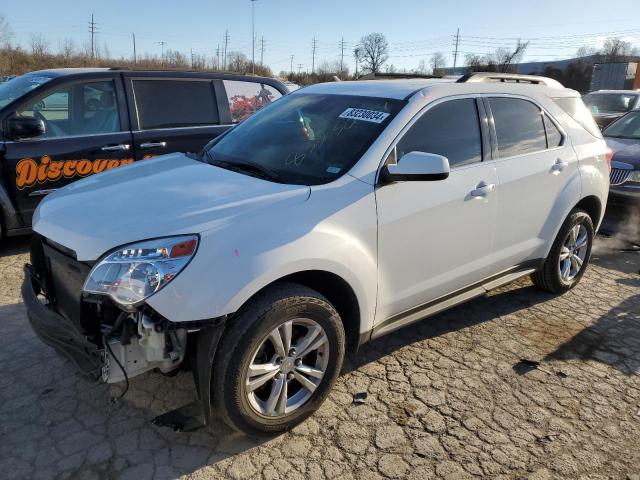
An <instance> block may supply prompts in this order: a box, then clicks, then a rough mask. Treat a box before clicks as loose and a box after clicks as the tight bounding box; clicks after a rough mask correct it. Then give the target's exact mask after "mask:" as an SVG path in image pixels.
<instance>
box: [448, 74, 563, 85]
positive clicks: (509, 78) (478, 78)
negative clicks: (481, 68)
mask: <svg viewBox="0 0 640 480" xmlns="http://www.w3.org/2000/svg"><path fill="white" fill-rule="evenodd" d="M456 82H458V83H471V82H504V83H508V82H513V83H528V84H531V85H542V86H545V87H550V88H564V86H563V85H562V84H561V83H560V82H558V81H557V80H554V79H553V78H549V77H539V76H538V75H520V74H517V73H494V72H473V73H467V74H466V75H463V76H462V77H460V78H459V79H458V80H456Z"/></svg>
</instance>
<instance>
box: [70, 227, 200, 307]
mask: <svg viewBox="0 0 640 480" xmlns="http://www.w3.org/2000/svg"><path fill="white" fill-rule="evenodd" d="M197 248H198V237H197V236H196V235H181V236H178V237H170V238H159V239H157V240H148V241H145V242H140V243H134V244H131V245H127V246H125V247H122V248H119V249H118V250H116V251H115V252H113V253H111V254H109V255H107V257H105V258H104V259H102V260H101V261H100V262H98V263H97V264H96V265H95V266H94V267H93V269H92V270H91V273H89V277H88V278H87V280H86V282H85V283H84V287H83V288H82V291H83V292H84V293H96V294H99V295H108V296H110V297H111V298H112V299H113V300H114V301H115V302H117V303H119V304H120V305H123V306H135V305H136V304H138V303H140V302H142V301H143V300H144V299H145V298H147V297H149V296H150V295H152V294H154V293H155V292H157V291H158V290H160V289H161V288H162V287H163V286H164V285H166V284H167V283H168V282H170V281H171V280H172V279H173V278H175V276H176V275H178V273H180V271H181V270H182V269H183V268H184V267H185V266H186V265H187V263H189V260H191V258H192V257H193V255H194V253H195V252H196V249H197Z"/></svg>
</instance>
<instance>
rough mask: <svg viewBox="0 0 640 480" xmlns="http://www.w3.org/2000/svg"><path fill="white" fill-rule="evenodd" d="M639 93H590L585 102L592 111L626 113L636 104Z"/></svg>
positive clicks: (596, 112)
mask: <svg viewBox="0 0 640 480" xmlns="http://www.w3.org/2000/svg"><path fill="white" fill-rule="evenodd" d="M637 99H638V95H634V94H632V93H590V94H588V95H585V97H584V99H583V100H584V103H585V104H586V105H587V107H589V110H591V113H595V114H598V113H625V112H628V111H629V110H631V109H632V108H633V107H634V105H635V104H636V100H637Z"/></svg>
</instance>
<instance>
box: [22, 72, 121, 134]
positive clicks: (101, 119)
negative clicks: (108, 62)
mask: <svg viewBox="0 0 640 480" xmlns="http://www.w3.org/2000/svg"><path fill="white" fill-rule="evenodd" d="M18 115H19V116H25V117H37V118H40V119H41V120H42V121H43V122H44V124H45V134H44V137H45V138H62V137H68V136H76V135H96V134H101V133H114V132H119V131H120V114H119V112H118V105H117V102H116V91H115V85H114V83H113V81H111V80H108V81H100V82H87V83H75V84H73V85H67V86H64V87H62V88H60V89H58V90H56V91H54V92H52V93H50V94H49V95H47V96H46V97H43V98H42V97H41V98H39V99H38V100H36V101H34V102H32V103H30V104H28V105H26V106H25V107H23V108H22V109H21V110H20V111H19V112H18Z"/></svg>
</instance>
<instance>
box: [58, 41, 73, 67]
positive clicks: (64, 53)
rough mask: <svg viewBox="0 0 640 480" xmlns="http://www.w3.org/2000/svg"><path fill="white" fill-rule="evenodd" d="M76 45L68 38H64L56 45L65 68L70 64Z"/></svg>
mask: <svg viewBox="0 0 640 480" xmlns="http://www.w3.org/2000/svg"><path fill="white" fill-rule="evenodd" d="M75 51H76V44H75V43H73V40H72V39H70V38H69V37H66V38H65V39H64V40H63V41H62V42H60V43H59V44H58V52H59V54H60V56H61V57H62V60H63V61H64V64H65V66H68V65H69V64H70V63H71V59H72V58H73V56H74V55H75Z"/></svg>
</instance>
